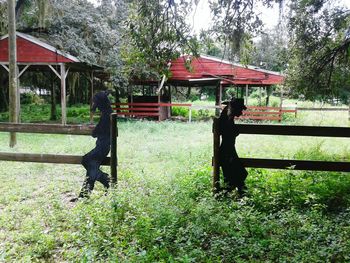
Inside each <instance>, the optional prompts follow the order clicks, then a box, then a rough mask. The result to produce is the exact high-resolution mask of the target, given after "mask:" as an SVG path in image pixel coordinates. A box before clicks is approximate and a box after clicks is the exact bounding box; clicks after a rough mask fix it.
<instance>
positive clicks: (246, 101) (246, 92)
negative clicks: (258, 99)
mask: <svg viewBox="0 0 350 263" xmlns="http://www.w3.org/2000/svg"><path fill="white" fill-rule="evenodd" d="M248 97H249V91H248V84H246V85H245V105H246V106H248Z"/></svg>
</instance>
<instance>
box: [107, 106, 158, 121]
mask: <svg viewBox="0 0 350 263" xmlns="http://www.w3.org/2000/svg"><path fill="white" fill-rule="evenodd" d="M112 109H113V110H114V111H115V112H116V113H117V115H122V116H134V117H159V116H160V112H159V103H146V102H145V103H112Z"/></svg>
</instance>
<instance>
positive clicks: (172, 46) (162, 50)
mask: <svg viewBox="0 0 350 263" xmlns="http://www.w3.org/2000/svg"><path fill="white" fill-rule="evenodd" d="M191 8H192V1H191V0H183V1H181V2H180V3H176V2H175V1H173V0H161V1H148V0H141V1H136V0H134V1H130V4H129V16H128V18H127V20H126V23H125V24H126V26H127V28H126V30H125V32H126V36H127V39H128V41H129V43H128V45H127V46H124V52H125V53H124V60H125V62H126V65H127V67H128V69H129V72H130V75H131V76H133V77H135V78H147V79H149V78H154V79H159V78H160V76H161V75H163V74H165V75H167V76H169V69H168V67H167V64H168V62H170V61H171V60H172V59H174V58H177V57H179V55H180V54H181V53H187V54H189V53H190V54H191V53H192V54H194V55H198V54H197V53H198V51H197V50H198V44H197V41H196V39H195V38H194V37H193V36H191V35H190V32H191V30H190V27H189V26H188V25H187V23H186V17H187V16H188V14H189V13H190V11H191Z"/></svg>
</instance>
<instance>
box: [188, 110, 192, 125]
mask: <svg viewBox="0 0 350 263" xmlns="http://www.w3.org/2000/svg"><path fill="white" fill-rule="evenodd" d="M188 110H189V112H188V122H189V123H191V121H192V106H189V107H188Z"/></svg>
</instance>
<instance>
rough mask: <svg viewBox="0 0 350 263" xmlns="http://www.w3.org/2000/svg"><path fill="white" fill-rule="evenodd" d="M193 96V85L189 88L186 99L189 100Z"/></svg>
mask: <svg viewBox="0 0 350 263" xmlns="http://www.w3.org/2000/svg"><path fill="white" fill-rule="evenodd" d="M190 96H191V87H188V88H187V93H186V99H187V100H189V99H190Z"/></svg>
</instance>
